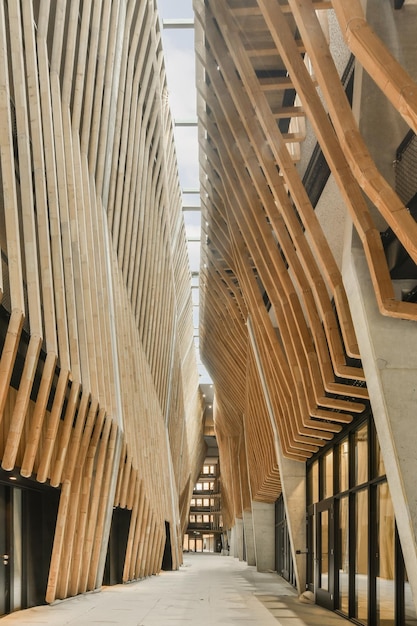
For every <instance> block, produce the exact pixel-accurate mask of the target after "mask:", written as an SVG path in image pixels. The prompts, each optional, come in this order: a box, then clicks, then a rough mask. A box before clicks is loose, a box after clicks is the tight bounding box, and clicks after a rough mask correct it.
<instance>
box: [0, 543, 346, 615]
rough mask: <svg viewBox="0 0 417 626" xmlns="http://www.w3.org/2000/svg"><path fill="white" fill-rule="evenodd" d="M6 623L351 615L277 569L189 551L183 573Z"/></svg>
mask: <svg viewBox="0 0 417 626" xmlns="http://www.w3.org/2000/svg"><path fill="white" fill-rule="evenodd" d="M1 623H2V626H3V624H4V626H7V625H8V624H19V625H20V626H32V625H35V624H51V625H53V626H63V625H64V624H65V625H67V624H70V625H74V626H75V625H76V626H87V625H88V624H100V625H102V626H104V625H105V624H120V625H121V626H186V625H188V624H190V625H194V624H195V625H196V626H231V625H233V624H235V625H238V624H239V625H243V626H250V625H252V626H277V625H280V626H326V625H329V626H337V625H340V626H343V625H347V624H348V622H347V621H346V620H344V619H343V618H341V617H339V616H337V615H336V614H334V613H331V612H329V611H326V610H325V609H322V608H320V607H318V606H317V605H314V604H304V603H301V602H300V601H299V600H298V598H297V595H296V593H295V591H294V589H293V588H292V587H291V586H290V585H288V584H287V583H286V582H285V581H283V580H282V579H281V578H280V577H279V576H277V575H276V574H273V573H259V572H257V571H256V569H255V568H254V567H250V566H248V565H247V564H246V563H242V562H239V561H238V560H237V559H235V558H233V557H227V556H221V555H215V554H192V553H190V554H185V556H184V564H183V565H182V566H181V568H180V570H179V571H177V572H162V573H161V574H160V575H158V576H152V577H150V578H147V579H145V580H142V581H140V582H136V583H131V584H129V585H116V586H114V587H104V588H103V589H102V590H101V591H100V592H96V593H88V594H85V595H82V596H77V597H75V598H71V599H69V600H64V601H62V602H56V603H55V604H53V605H51V606H41V607H34V608H32V609H26V610H24V611H17V612H15V613H11V614H10V615H7V616H5V617H3V618H2V619H1Z"/></svg>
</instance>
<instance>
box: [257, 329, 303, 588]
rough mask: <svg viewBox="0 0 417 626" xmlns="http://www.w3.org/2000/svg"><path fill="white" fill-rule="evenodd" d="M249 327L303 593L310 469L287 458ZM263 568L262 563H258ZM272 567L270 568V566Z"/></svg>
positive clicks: (297, 581) (273, 517) (273, 552)
mask: <svg viewBox="0 0 417 626" xmlns="http://www.w3.org/2000/svg"><path fill="white" fill-rule="evenodd" d="M248 331H249V337H250V340H251V344H252V348H253V352H254V355H255V359H256V364H257V367H258V373H259V377H260V379H261V384H262V389H263V392H264V396H265V401H266V404H267V407H268V415H269V419H270V423H271V428H272V432H273V433H274V447H275V454H276V457H277V461H278V467H279V473H280V477H281V485H282V492H283V496H284V504H285V512H286V515H287V524H288V533H289V537H290V545H291V553H292V558H293V562H294V574H295V579H296V583H297V591H298V593H299V594H301V593H303V592H304V591H305V588H306V555H305V547H306V522H305V519H306V511H307V508H306V497H305V494H306V469H305V463H303V462H298V461H292V460H290V459H286V458H285V457H284V456H283V454H282V447H281V442H280V440H279V435H278V430H277V422H276V418H275V415H274V410H273V408H272V404H271V400H270V395H269V389H268V385H267V383H266V380H265V376H264V372H263V368H262V362H261V359H260V358H259V353H258V347H257V345H256V340H255V336H254V333H253V329H252V323H251V319H250V318H248ZM254 504H256V503H254V502H252V514H253V525H254V532H255V550H256V549H257V544H256V534H257V529H256V516H255V509H254V508H253V506H254ZM265 506H271V507H272V521H271V522H270V524H271V527H272V531H271V532H272V535H273V538H274V546H273V548H272V555H273V558H274V565H273V566H272V568H271V569H273V570H274V569H275V506H274V505H273V504H272V505H265ZM256 559H257V566H258V553H257V552H256ZM258 569H259V566H258ZM268 569H269V568H268Z"/></svg>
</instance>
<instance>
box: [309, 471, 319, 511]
mask: <svg viewBox="0 0 417 626" xmlns="http://www.w3.org/2000/svg"><path fill="white" fill-rule="evenodd" d="M310 481H311V482H310V494H311V503H312V504H314V502H318V500H319V462H318V461H314V463H313V465H312V466H311V468H310Z"/></svg>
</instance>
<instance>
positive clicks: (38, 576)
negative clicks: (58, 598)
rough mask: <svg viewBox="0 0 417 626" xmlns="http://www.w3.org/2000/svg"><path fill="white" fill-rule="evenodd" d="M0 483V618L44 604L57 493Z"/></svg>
mask: <svg viewBox="0 0 417 626" xmlns="http://www.w3.org/2000/svg"><path fill="white" fill-rule="evenodd" d="M16 480H20V481H21V482H22V484H21V485H20V484H19V485H18V486H17V485H16V484H15V483H13V485H12V484H10V478H9V479H8V483H7V484H5V482H3V483H2V482H0V555H1V556H0V615H5V614H7V613H10V612H12V611H17V610H20V609H25V608H29V607H32V606H37V605H39V604H45V594H46V587H47V583H48V575H49V566H50V561H51V554H52V545H53V540H54V533H55V525H56V518H57V513H58V504H59V496H60V491H59V490H58V489H53V488H50V487H47V486H40V488H39V489H38V488H36V484H35V483H33V485H32V482H31V481H26V480H23V479H21V478H19V479H17V478H16Z"/></svg>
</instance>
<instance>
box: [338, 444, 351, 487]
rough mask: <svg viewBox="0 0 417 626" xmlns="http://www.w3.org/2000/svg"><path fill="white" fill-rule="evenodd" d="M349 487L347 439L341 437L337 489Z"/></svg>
mask: <svg viewBox="0 0 417 626" xmlns="http://www.w3.org/2000/svg"><path fill="white" fill-rule="evenodd" d="M348 489H349V440H348V438H347V437H346V439H343V441H342V442H341V443H340V445H339V491H347V490H348Z"/></svg>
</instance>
